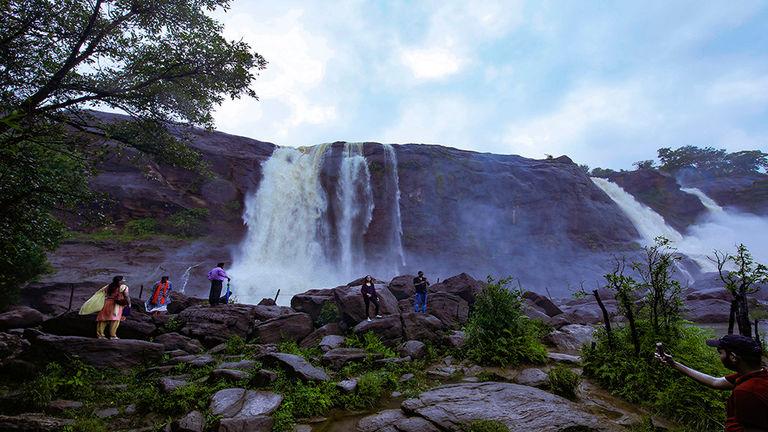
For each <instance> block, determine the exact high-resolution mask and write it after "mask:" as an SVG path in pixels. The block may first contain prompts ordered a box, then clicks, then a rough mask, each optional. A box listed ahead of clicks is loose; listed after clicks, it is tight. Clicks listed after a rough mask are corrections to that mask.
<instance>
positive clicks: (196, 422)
mask: <svg viewBox="0 0 768 432" xmlns="http://www.w3.org/2000/svg"><path fill="white" fill-rule="evenodd" d="M204 427H205V416H203V413H201V412H200V411H191V412H189V413H187V414H186V415H185V416H184V417H182V418H180V419H178V420H176V421H174V422H173V423H172V424H171V431H172V432H203V428H204Z"/></svg>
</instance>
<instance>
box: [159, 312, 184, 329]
mask: <svg viewBox="0 0 768 432" xmlns="http://www.w3.org/2000/svg"><path fill="white" fill-rule="evenodd" d="M164 327H165V329H166V330H167V331H168V332H178V331H179V330H181V328H182V327H184V321H182V320H181V318H179V317H178V316H177V315H171V316H170V317H169V318H168V321H166V322H165V325H164Z"/></svg>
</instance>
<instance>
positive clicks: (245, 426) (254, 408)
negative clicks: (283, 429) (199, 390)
mask: <svg viewBox="0 0 768 432" xmlns="http://www.w3.org/2000/svg"><path fill="white" fill-rule="evenodd" d="M281 403H283V397H282V396H281V395H279V394H277V393H272V392H265V391H253V390H245V389H242V388H229V389H224V390H219V391H218V392H216V394H214V395H213V397H211V404H210V407H209V408H210V411H211V414H213V415H214V416H219V417H220V418H221V420H219V427H218V431H219V432H245V431H252V432H269V431H271V430H272V423H273V422H272V418H271V417H270V416H271V415H272V413H274V412H275V411H277V409H278V408H279V407H280V404H281Z"/></svg>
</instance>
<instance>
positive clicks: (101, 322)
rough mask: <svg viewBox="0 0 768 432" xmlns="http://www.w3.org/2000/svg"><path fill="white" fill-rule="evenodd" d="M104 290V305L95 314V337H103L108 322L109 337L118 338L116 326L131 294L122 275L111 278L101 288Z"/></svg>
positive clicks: (129, 301)
mask: <svg viewBox="0 0 768 432" xmlns="http://www.w3.org/2000/svg"><path fill="white" fill-rule="evenodd" d="M102 290H104V295H105V299H104V307H102V308H101V312H99V314H98V315H96V337H98V338H99V339H105V338H106V337H105V336H104V330H106V328H107V324H109V338H110V339H118V337H117V327H118V326H119V325H120V321H123V320H125V317H123V308H124V307H125V306H130V304H131V296H130V295H129V293H128V286H127V285H125V279H124V278H123V277H122V276H115V277H113V278H112V283H110V284H109V285H107V286H105V287H104V288H102Z"/></svg>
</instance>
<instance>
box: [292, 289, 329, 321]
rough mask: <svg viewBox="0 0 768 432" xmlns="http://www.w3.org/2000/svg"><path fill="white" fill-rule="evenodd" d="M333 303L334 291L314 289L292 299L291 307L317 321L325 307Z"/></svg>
mask: <svg viewBox="0 0 768 432" xmlns="http://www.w3.org/2000/svg"><path fill="white" fill-rule="evenodd" d="M332 301H333V289H312V290H309V291H306V292H303V293H301V294H296V295H295V296H293V298H291V307H292V308H293V310H295V311H296V312H304V313H307V314H309V316H311V317H312V321H317V318H318V317H319V316H320V311H321V310H322V309H323V305H324V304H325V303H327V302H332Z"/></svg>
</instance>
